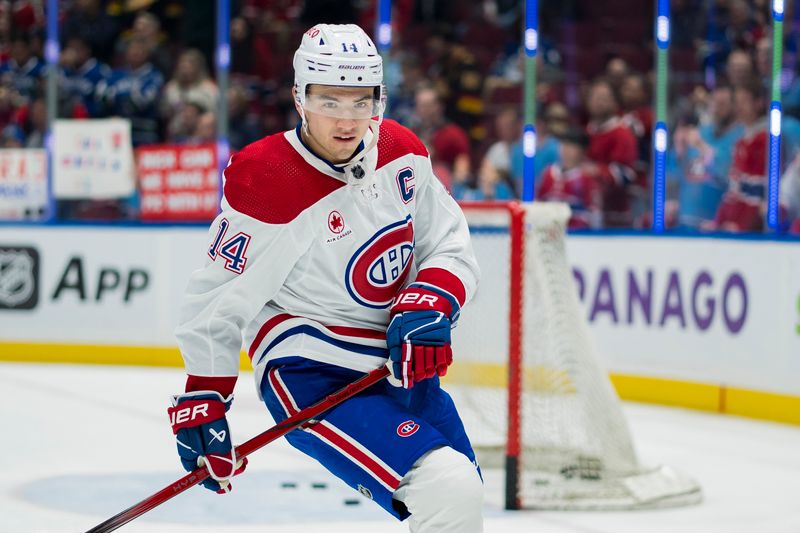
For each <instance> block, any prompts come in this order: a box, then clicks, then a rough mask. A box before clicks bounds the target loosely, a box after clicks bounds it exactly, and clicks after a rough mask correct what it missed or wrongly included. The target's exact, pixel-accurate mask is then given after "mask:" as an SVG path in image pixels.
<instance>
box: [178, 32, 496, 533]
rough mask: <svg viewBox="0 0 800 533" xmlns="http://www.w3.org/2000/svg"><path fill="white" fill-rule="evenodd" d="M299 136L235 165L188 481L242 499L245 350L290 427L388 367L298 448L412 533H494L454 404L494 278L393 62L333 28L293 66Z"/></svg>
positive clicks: (200, 292) (201, 296) (184, 327)
mask: <svg viewBox="0 0 800 533" xmlns="http://www.w3.org/2000/svg"><path fill="white" fill-rule="evenodd" d="M294 70H295V86H294V89H293V93H294V97H295V106H296V108H297V111H298V113H299V115H300V118H301V122H300V125H298V127H297V128H296V129H295V130H290V131H287V132H283V133H280V134H277V135H272V136H269V137H265V138H264V139H261V140H260V141H257V142H255V143H253V144H251V145H249V146H247V147H245V148H244V149H243V150H242V151H240V152H239V153H237V154H236V155H234V156H233V157H232V158H231V160H230V162H229V164H228V167H227V168H226V169H225V171H224V198H223V200H222V212H221V213H220V215H219V216H218V217H217V218H216V220H215V221H214V223H213V225H212V226H211V229H210V232H209V242H208V248H207V250H206V252H207V256H208V259H207V261H206V265H205V267H204V268H202V269H200V270H198V271H196V272H194V273H193V274H192V276H191V278H190V280H189V284H188V288H187V292H186V296H185V302H184V305H183V307H182V311H181V317H180V324H179V326H178V328H177V330H176V335H177V337H178V341H179V344H180V347H181V352H182V354H183V357H184V360H185V363H186V370H187V373H188V379H187V383H186V392H185V393H184V394H179V395H177V396H175V397H174V400H173V407H172V408H171V409H170V411H171V412H172V413H175V412H177V411H178V410H180V411H181V412H186V407H191V408H192V409H191V413H192V414H195V413H196V416H193V417H191V418H190V419H188V420H183V419H182V418H181V417H177V416H175V417H173V418H174V419H175V420H179V419H180V420H182V421H181V422H179V423H173V431H174V432H175V434H176V437H177V441H178V452H179V455H180V457H181V461H182V462H183V464H184V466H185V467H186V468H187V469H189V470H191V469H194V468H196V467H197V466H198V464H206V465H207V466H208V467H209V471H210V473H211V476H212V477H211V478H209V479H208V480H207V481H206V482H205V483H204V485H205V486H206V487H207V488H210V489H212V490H215V491H218V492H227V491H228V490H230V484H229V479H230V478H231V477H232V476H233V475H235V474H237V473H239V472H240V471H242V470H244V468H245V466H246V463H245V462H243V461H242V462H240V461H238V460H237V458H236V457H235V454H234V451H233V449H232V445H231V442H232V439H231V434H230V431H229V428H228V424H227V421H226V418H225V413H226V411H227V410H228V409H229V408H230V406H231V402H232V399H233V396H232V392H233V388H234V383H235V382H236V377H237V373H238V367H239V364H238V362H239V351H240V348H241V346H242V335H243V336H244V342H245V346H246V347H247V349H248V353H249V356H250V358H251V360H252V364H253V367H254V368H255V377H256V386H257V389H258V391H259V394H260V397H261V398H263V400H264V402H265V403H266V405H267V407H268V409H269V410H270V412H271V413H272V416H273V417H274V418H275V419H276V421H281V420H283V419H285V418H286V417H287V416H288V415H291V414H292V413H295V412H297V411H298V410H299V409H302V408H304V407H306V406H308V405H310V404H312V403H314V402H316V401H317V400H319V399H321V398H322V397H324V396H325V395H327V394H329V393H331V392H333V391H335V390H337V389H339V388H341V387H343V386H344V385H346V384H348V383H350V382H352V381H354V380H356V379H357V378H358V377H360V376H362V375H363V374H364V373H365V372H368V371H370V370H373V369H375V368H379V367H380V366H381V365H384V364H388V365H389V366H390V368H391V370H392V373H393V376H392V378H391V379H392V383H389V382H387V381H384V382H382V383H379V384H378V385H376V386H374V387H372V388H370V389H368V390H367V391H365V392H364V393H362V394H360V395H357V396H356V397H354V398H351V399H349V400H347V401H345V402H344V403H342V404H341V405H339V406H337V407H335V408H333V409H332V410H331V411H329V412H328V413H326V414H325V415H324V416H323V417H321V419H320V420H318V421H315V422H316V423H314V424H312V425H310V426H308V427H305V428H303V429H300V430H295V431H293V432H291V433H289V434H288V435H287V439H288V440H289V442H290V443H291V444H292V445H293V446H295V447H296V448H298V449H299V450H301V451H302V452H304V453H306V454H308V455H310V456H311V457H314V458H315V459H317V460H318V461H319V462H320V463H321V464H322V465H323V466H325V467H326V468H327V469H328V470H330V471H331V472H332V473H333V474H334V475H336V476H337V477H339V478H340V479H342V480H343V481H345V482H346V483H347V484H348V485H350V486H351V487H352V488H354V489H356V490H358V491H359V492H361V494H363V495H364V496H366V497H368V498H371V499H373V500H374V501H375V502H376V503H377V504H378V505H380V506H381V507H383V508H384V509H386V511H388V512H389V513H391V514H392V515H394V516H395V517H397V518H399V519H401V520H403V519H405V518H409V517H410V518H409V527H410V530H411V531H412V532H419V533H447V532H453V533H456V532H457V533H474V532H479V531H482V516H481V507H482V505H481V502H482V493H483V489H482V483H481V478H480V475H479V470H478V468H477V464H476V462H475V456H474V453H473V450H472V448H471V445H470V442H469V439H468V438H467V435H466V433H465V431H464V427H463V425H462V423H461V420H460V418H459V416H458V414H457V412H456V409H455V407H454V405H453V401H452V400H451V398H450V396H449V395H448V394H447V393H446V392H445V391H443V390H442V389H441V388H440V386H439V376H443V375H444V374H445V372H446V371H447V367H448V365H450V363H451V362H452V353H451V349H450V329H451V327H452V325H453V324H454V323H455V322H456V320H457V319H458V316H459V312H460V310H461V307H462V306H463V305H464V304H465V302H466V301H467V300H469V298H470V297H471V295H472V294H473V293H474V291H475V288H476V285H477V280H478V268H477V265H476V262H475V258H474V255H473V252H472V248H471V245H470V241H469V234H468V229H467V225H466V222H465V219H464V217H463V214H462V213H461V211H460V209H459V207H458V205H457V204H456V203H455V202H454V201H453V200H452V198H450V196H448V194H447V193H446V192H445V190H444V188H443V186H442V185H441V183H440V182H439V180H438V179H437V178H436V176H434V175H433V172H432V170H431V163H430V159H429V157H428V153H427V152H426V150H425V148H424V146H423V144H422V143H421V142H420V140H419V139H418V138H417V137H416V136H415V135H414V134H413V133H411V132H410V131H409V130H407V129H405V128H404V127H402V126H400V125H398V124H397V123H396V122H393V121H389V120H387V121H382V114H383V109H384V104H385V101H384V100H385V93H384V88H383V83H382V82H383V75H382V63H381V57H380V56H379V55H378V53H377V51H376V49H375V46H374V45H373V43H372V41H371V40H370V38H369V37H368V36H367V35H366V34H365V33H364V32H363V31H362V30H361V29H360V28H359V27H358V26H355V25H325V24H320V25H317V26H315V27H313V28H311V29H310V30H308V31H307V32H306V33H305V34H304V35H303V38H302V42H301V44H300V47H299V49H298V50H297V52H296V53H295V56H294Z"/></svg>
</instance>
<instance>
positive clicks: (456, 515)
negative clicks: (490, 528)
mask: <svg viewBox="0 0 800 533" xmlns="http://www.w3.org/2000/svg"><path fill="white" fill-rule="evenodd" d="M394 498H395V499H396V500H400V501H401V502H403V503H404V504H405V506H406V508H408V511H409V512H410V513H411V517H410V518H409V519H408V526H409V531H410V532H411V533H482V531H483V514H482V513H483V483H482V482H481V478H480V476H478V471H477V470H476V469H475V465H473V464H472V463H470V462H469V460H468V459H467V457H466V456H465V455H464V454H462V453H459V452H457V451H455V450H454V449H453V448H450V447H443V448H436V449H435V450H431V451H430V452H428V453H427V454H425V455H423V456H422V457H420V458H419V460H417V462H416V463H414V466H412V467H411V470H409V471H408V474H406V476H405V477H404V478H403V480H402V481H401V482H400V486H399V487H398V488H397V490H396V491H395V493H394Z"/></svg>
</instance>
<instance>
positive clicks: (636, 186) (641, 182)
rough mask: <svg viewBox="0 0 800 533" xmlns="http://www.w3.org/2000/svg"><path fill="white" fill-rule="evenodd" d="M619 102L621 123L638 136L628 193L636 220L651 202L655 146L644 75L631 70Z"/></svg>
mask: <svg viewBox="0 0 800 533" xmlns="http://www.w3.org/2000/svg"><path fill="white" fill-rule="evenodd" d="M619 96H620V103H621V106H622V123H623V124H624V125H626V126H627V127H628V129H630V130H631V132H632V133H633V135H634V137H636V148H637V149H636V153H637V156H636V162H635V163H634V166H633V169H634V170H635V171H636V181H635V182H634V183H632V184H631V185H630V186H629V190H628V192H629V196H630V197H631V201H632V202H633V203H632V205H631V209H632V214H633V217H634V220H636V219H637V218H640V217H642V215H644V213H645V212H646V211H647V208H648V206H649V205H650V197H649V195H648V192H647V191H648V185H649V170H650V159H651V156H650V154H651V151H652V150H653V145H652V135H651V132H652V131H653V123H654V117H653V108H652V106H651V105H650V95H649V91H648V87H647V82H646V81H645V79H644V76H642V75H641V74H638V73H634V72H632V73H630V74H628V75H627V76H625V78H624V79H623V80H622V85H621V87H620V93H619Z"/></svg>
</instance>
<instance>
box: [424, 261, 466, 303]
mask: <svg viewBox="0 0 800 533" xmlns="http://www.w3.org/2000/svg"><path fill="white" fill-rule="evenodd" d="M414 282H420V283H429V284H431V285H433V286H435V287H439V288H440V289H443V290H445V291H447V292H449V293H450V294H452V295H453V296H454V297H455V299H456V300H458V305H461V306H463V305H464V302H465V301H466V299H467V289H465V288H464V283H463V282H462V281H461V280H460V279H458V277H457V276H456V275H455V274H453V273H451V272H449V271H447V270H445V269H443V268H424V269H422V270H420V271H419V274H417V278H416V279H415V280H414Z"/></svg>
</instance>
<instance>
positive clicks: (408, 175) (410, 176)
mask: <svg viewBox="0 0 800 533" xmlns="http://www.w3.org/2000/svg"><path fill="white" fill-rule="evenodd" d="M395 181H396V182H397V187H398V188H399V189H400V198H402V200H403V203H406V204H407V203H408V202H410V201H411V199H412V198H414V189H415V184H414V171H413V170H412V169H411V167H405V168H402V169H400V170H399V171H398V172H397V176H395Z"/></svg>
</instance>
